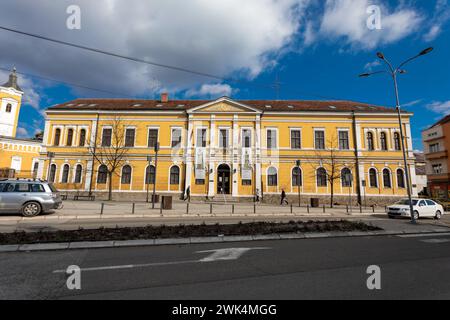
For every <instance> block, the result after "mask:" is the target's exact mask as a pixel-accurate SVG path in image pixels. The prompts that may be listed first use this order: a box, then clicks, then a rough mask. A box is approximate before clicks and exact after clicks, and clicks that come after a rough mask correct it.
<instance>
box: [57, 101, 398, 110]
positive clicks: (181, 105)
mask: <svg viewBox="0 0 450 320" xmlns="http://www.w3.org/2000/svg"><path fill="white" fill-rule="evenodd" d="M214 101H216V100H169V102H166V103H162V102H161V101H159V100H131V99H77V100H74V101H70V102H66V103H62V104H59V105H55V106H53V107H50V108H49V109H48V110H50V111H52V110H53V111H54V110H88V111H95V110H102V111H129V110H135V111H151V110H154V111H163V110H167V111H186V110H189V109H191V108H195V107H198V106H201V105H204V104H207V103H210V102H214ZM233 101H236V102H238V103H240V104H243V105H247V106H249V107H252V108H255V109H258V110H261V111H263V112H272V111H275V112H276V111H279V112H289V111H319V112H320V111H322V112H326V111H328V112H330V111H332V112H333V111H335V112H351V111H355V112H373V113H383V112H388V113H392V112H394V111H395V110H394V109H392V108H387V107H380V106H375V105H370V104H366V103H359V102H353V101H307V100H233ZM267 106H270V107H267Z"/></svg>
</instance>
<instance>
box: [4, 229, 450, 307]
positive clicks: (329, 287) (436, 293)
mask: <svg viewBox="0 0 450 320" xmlns="http://www.w3.org/2000/svg"><path fill="white" fill-rule="evenodd" d="M226 248H258V250H250V251H245V250H240V251H239V250H228V251H224V252H219V253H217V252H216V253H213V252H204V251H209V250H217V249H226ZM202 259H204V260H202ZM217 259H229V260H217ZM70 265H78V266H79V267H80V268H82V271H81V290H69V289H67V286H66V274H65V273H64V271H65V270H66V269H67V267H68V266H70ZM370 265H378V266H379V267H380V268H381V285H382V289H381V290H376V291H371V290H369V289H368V288H367V284H366V283H367V278H368V277H369V275H368V274H367V273H366V271H367V267H368V266H370ZM0 270H1V273H0V298H1V299H17V298H19V299H177V300H178V299H182V300H190V299H225V300H230V299H432V300H434V299H449V298H450V233H449V234H448V235H441V236H438V235H435V236H427V237H424V236H421V237H419V236H417V237H410V238H400V237H365V238H338V239H334V238H329V239H310V240H285V241H262V242H242V243H223V244H204V245H186V246H161V247H139V248H119V249H91V250H79V251H73V250H72V251H57V252H25V253H2V254H0ZM58 270H59V271H60V272H61V273H57V272H58ZM55 272H56V273H55Z"/></svg>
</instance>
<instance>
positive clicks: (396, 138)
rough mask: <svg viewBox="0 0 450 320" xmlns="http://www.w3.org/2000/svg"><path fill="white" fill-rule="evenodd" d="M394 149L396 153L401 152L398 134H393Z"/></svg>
mask: <svg viewBox="0 0 450 320" xmlns="http://www.w3.org/2000/svg"><path fill="white" fill-rule="evenodd" d="M394 148H395V150H396V151H401V150H402V145H401V141H400V133H398V132H396V133H394Z"/></svg>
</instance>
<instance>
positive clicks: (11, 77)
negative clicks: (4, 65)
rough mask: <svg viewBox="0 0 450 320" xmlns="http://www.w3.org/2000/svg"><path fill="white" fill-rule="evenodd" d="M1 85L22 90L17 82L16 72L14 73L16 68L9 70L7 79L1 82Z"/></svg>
mask: <svg viewBox="0 0 450 320" xmlns="http://www.w3.org/2000/svg"><path fill="white" fill-rule="evenodd" d="M1 87H4V88H14V89H16V90H18V91H22V89H21V88H20V86H19V84H18V83H17V73H16V68H14V69H13V71H12V72H11V74H10V75H9V79H8V81H7V82H6V83H4V84H2V85H1Z"/></svg>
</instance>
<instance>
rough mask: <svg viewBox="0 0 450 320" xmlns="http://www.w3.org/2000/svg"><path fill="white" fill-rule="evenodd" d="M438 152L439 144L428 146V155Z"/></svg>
mask: <svg viewBox="0 0 450 320" xmlns="http://www.w3.org/2000/svg"><path fill="white" fill-rule="evenodd" d="M435 152H439V143H435V144H432V145H430V153H435Z"/></svg>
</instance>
